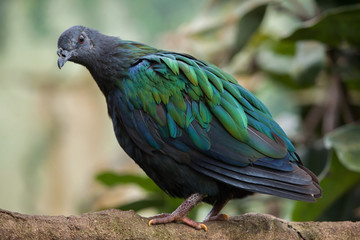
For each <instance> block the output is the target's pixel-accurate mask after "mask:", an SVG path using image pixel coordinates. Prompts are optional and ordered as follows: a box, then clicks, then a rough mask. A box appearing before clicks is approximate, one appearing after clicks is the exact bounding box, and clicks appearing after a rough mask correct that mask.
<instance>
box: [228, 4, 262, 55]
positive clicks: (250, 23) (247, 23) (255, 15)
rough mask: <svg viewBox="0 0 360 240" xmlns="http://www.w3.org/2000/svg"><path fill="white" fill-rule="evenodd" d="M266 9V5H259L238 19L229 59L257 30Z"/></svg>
mask: <svg viewBox="0 0 360 240" xmlns="http://www.w3.org/2000/svg"><path fill="white" fill-rule="evenodd" d="M266 8H267V3H261V4H259V5H258V6H255V7H254V8H253V9H250V10H249V11H248V12H247V13H246V14H245V15H244V16H243V17H242V18H240V20H239V22H238V24H237V35H236V40H235V46H234V49H233V50H232V56H231V57H233V56H234V55H235V54H236V53H238V52H239V51H240V50H241V49H242V48H243V47H244V46H245V45H246V44H247V43H248V42H249V40H250V38H251V37H252V36H253V34H254V33H255V32H256V31H257V30H258V28H259V26H260V24H261V23H262V21H263V18H264V15H265V12H266Z"/></svg>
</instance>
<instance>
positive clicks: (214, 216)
mask: <svg viewBox="0 0 360 240" xmlns="http://www.w3.org/2000/svg"><path fill="white" fill-rule="evenodd" d="M229 200H230V199H225V200H222V201H217V202H215V204H214V206H213V208H212V209H211V210H210V212H209V213H208V215H207V216H206V217H205V219H204V221H203V222H208V221H216V220H227V221H228V220H229V217H228V216H227V215H226V214H219V212H220V211H221V209H223V207H224V206H225V205H226V204H227V202H228V201H229Z"/></svg>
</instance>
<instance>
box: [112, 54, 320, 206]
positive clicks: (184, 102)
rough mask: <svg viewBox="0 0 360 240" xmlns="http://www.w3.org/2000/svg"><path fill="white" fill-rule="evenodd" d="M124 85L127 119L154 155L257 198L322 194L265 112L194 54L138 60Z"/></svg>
mask: <svg viewBox="0 0 360 240" xmlns="http://www.w3.org/2000/svg"><path fill="white" fill-rule="evenodd" d="M119 87H120V89H121V91H122V93H123V97H122V98H124V99H122V102H123V104H124V105H126V106H125V107H126V109H128V114H123V115H127V116H124V120H123V121H124V122H125V123H126V125H127V127H128V128H129V129H130V130H129V131H130V135H131V132H134V134H132V135H133V138H134V142H135V143H137V144H139V145H142V148H143V149H144V151H148V153H149V154H151V152H153V151H161V152H163V153H164V154H167V155H168V156H171V157H172V158H173V159H174V160H176V161H178V162H181V163H184V164H187V165H188V166H190V167H191V168H193V169H194V170H196V171H198V172H200V173H202V174H205V175H207V176H209V177H211V178H214V179H216V180H218V181H221V182H224V183H227V184H229V185H232V186H234V187H239V188H243V189H246V190H249V191H253V192H261V193H267V194H272V195H277V196H281V197H286V198H291V199H298V200H303V201H314V200H315V198H314V196H315V197H316V195H317V194H319V193H320V190H319V187H318V185H317V183H316V182H315V183H314V181H316V177H315V176H313V175H310V174H309V173H308V172H307V171H306V170H303V167H302V164H301V162H300V159H299V158H298V157H297V155H296V153H295V148H294V146H293V145H292V144H291V142H290V141H289V139H288V137H287V136H286V134H285V133H284V132H283V130H282V129H281V128H280V127H279V125H278V124H277V123H276V122H275V121H274V120H273V118H272V116H271V114H270V113H269V111H268V110H267V108H266V107H265V106H264V105H263V104H262V103H261V102H260V101H259V100H258V99H257V98H256V97H255V96H254V95H252V94H251V93H250V92H249V91H247V90H246V89H244V88H243V87H241V86H240V85H239V84H238V83H237V82H236V80H235V79H233V78H232V77H231V76H230V75H228V74H227V73H225V72H223V71H222V70H220V69H219V68H217V67H216V66H213V65H211V64H209V63H205V62H202V61H199V60H197V59H195V58H193V57H191V56H188V55H182V54H176V53H169V52H162V53H157V54H151V55H147V56H144V57H141V58H139V59H138V61H137V62H136V63H135V64H134V65H133V66H132V67H131V68H130V70H129V78H128V79H123V80H122V81H119ZM135 133H136V134H135ZM135 138H137V139H135ZM144 141H145V142H146V143H147V144H146V145H147V147H145V146H143V145H144V144H143V143H144ZM179 152H181V154H179Z"/></svg>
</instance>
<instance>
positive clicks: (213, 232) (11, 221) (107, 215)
mask: <svg viewBox="0 0 360 240" xmlns="http://www.w3.org/2000/svg"><path fill="white" fill-rule="evenodd" d="M148 221H149V219H148V218H143V217H141V216H139V215H137V214H136V213H135V212H134V211H126V212H123V211H120V210H115V209H111V210H106V211H101V212H94V213H86V214H83V215H80V216H69V217H65V216H37V215H25V214H20V213H14V212H9V211H5V210H1V209H0V239H261V240H264V239H286V240H292V239H302V240H303V239H328V240H331V239H337V240H339V239H356V238H358V237H359V236H360V222H288V221H285V220H282V219H279V218H275V217H273V216H270V215H267V214H255V213H248V214H244V215H241V216H236V217H232V218H230V220H229V221H214V222H208V223H206V225H207V227H208V231H207V232H205V231H203V230H200V231H199V230H195V229H193V228H191V227H188V226H186V225H184V224H180V223H178V224H177V223H171V224H166V225H163V224H160V225H155V226H150V227H149V226H148V225H147V223H148Z"/></svg>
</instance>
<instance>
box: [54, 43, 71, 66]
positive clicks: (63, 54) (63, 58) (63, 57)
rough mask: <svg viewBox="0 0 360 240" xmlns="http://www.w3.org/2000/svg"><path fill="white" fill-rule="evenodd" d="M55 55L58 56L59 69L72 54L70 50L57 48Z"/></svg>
mask: <svg viewBox="0 0 360 240" xmlns="http://www.w3.org/2000/svg"><path fill="white" fill-rule="evenodd" d="M57 55H58V56H59V59H58V67H59V69H61V68H62V67H63V66H64V64H65V63H66V62H67V60H69V58H70V57H71V56H72V51H70V52H69V51H67V50H63V49H62V48H59V49H58V50H57Z"/></svg>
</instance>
